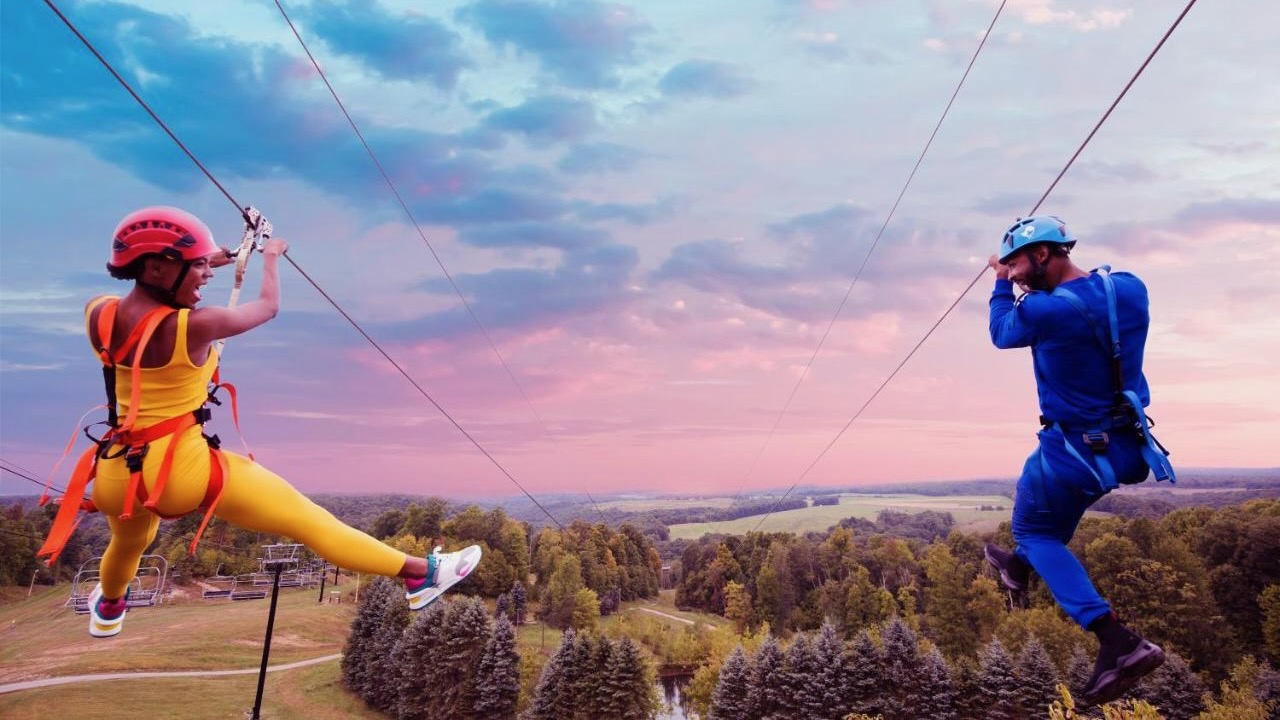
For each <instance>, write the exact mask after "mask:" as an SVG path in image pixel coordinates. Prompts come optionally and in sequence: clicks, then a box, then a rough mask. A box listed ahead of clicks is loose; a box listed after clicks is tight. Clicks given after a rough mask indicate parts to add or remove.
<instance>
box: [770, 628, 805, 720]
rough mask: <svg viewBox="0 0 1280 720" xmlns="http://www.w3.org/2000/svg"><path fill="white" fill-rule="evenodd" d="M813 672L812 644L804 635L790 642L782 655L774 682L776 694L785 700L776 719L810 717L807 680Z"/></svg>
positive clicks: (788, 719) (801, 719) (800, 719)
mask: <svg viewBox="0 0 1280 720" xmlns="http://www.w3.org/2000/svg"><path fill="white" fill-rule="evenodd" d="M813 670H814V661H813V642H812V641H811V640H810V639H809V636H808V635H807V634H805V633H800V634H798V635H796V636H795V639H793V640H792V641H791V646H790V647H788V648H787V652H786V653H785V654H784V655H783V660H782V672H781V673H779V675H778V677H777V679H776V680H775V681H774V682H775V683H777V685H778V692H779V693H780V694H781V696H782V697H783V698H784V699H785V700H784V702H783V703H782V706H781V707H780V708H778V711H777V712H778V717H779V718H786V720H808V718H810V717H812V715H811V714H810V713H812V711H813V705H814V703H813V702H812V699H811V698H810V697H809V678H810V677H812V675H813Z"/></svg>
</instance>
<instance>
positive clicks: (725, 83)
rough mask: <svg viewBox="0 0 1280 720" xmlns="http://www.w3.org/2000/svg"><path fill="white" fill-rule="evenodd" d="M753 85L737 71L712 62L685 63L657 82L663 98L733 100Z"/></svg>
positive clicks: (749, 79) (728, 66)
mask: <svg viewBox="0 0 1280 720" xmlns="http://www.w3.org/2000/svg"><path fill="white" fill-rule="evenodd" d="M753 85H754V82H753V81H752V80H751V78H750V77H749V76H748V75H747V74H746V72H745V71H744V70H742V69H741V68H739V67H737V66H734V65H730V64H728V63H722V62H716V61H714V60H685V61H684V62H682V63H680V64H678V65H676V66H675V67H673V68H671V69H670V70H668V71H667V73H666V74H665V75H663V76H662V79H661V80H659V81H658V90H659V91H661V93H662V96H663V97H664V98H668V99H670V98H693V97H709V98H722V99H723V98H733V97H738V96H739V95H743V94H745V93H746V92H747V91H748V90H750V89H751V87H752V86H753Z"/></svg>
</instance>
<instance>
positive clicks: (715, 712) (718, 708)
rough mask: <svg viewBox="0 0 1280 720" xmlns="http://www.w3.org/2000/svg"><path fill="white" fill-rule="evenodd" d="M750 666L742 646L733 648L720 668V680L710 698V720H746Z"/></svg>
mask: <svg viewBox="0 0 1280 720" xmlns="http://www.w3.org/2000/svg"><path fill="white" fill-rule="evenodd" d="M750 670H751V668H750V666H749V664H748V662H747V654H746V652H745V651H743V649H742V646H741V645H739V646H738V647H736V648H734V649H733V652H731V653H729V657H727V658H725V661H724V665H723V666H721V668H720V680H719V682H717V683H716V692H715V694H714V695H713V696H712V698H711V720H748V718H750V717H751V716H750V715H749V714H748V713H749V712H750V708H749V707H748V705H749V703H748V695H749V693H750V690H751V678H750V677H749V675H748V674H749V672H750Z"/></svg>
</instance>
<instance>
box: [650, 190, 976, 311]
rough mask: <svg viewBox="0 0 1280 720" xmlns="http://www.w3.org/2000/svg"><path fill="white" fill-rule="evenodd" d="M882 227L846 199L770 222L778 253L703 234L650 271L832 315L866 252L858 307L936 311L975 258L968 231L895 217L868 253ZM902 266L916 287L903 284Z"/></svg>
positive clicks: (768, 304) (783, 307)
mask: <svg viewBox="0 0 1280 720" xmlns="http://www.w3.org/2000/svg"><path fill="white" fill-rule="evenodd" d="M878 227H879V226H878V224H876V223H875V222H874V221H873V217H872V215H871V213H870V212H869V211H867V210H865V209H863V208H860V207H857V206H854V205H851V204H848V203H842V204H840V205H836V206H833V207H830V208H827V209H825V210H819V211H815V212H810V213H802V214H800V215H796V216H793V217H791V218H789V219H787V220H783V221H781V222H777V223H773V224H770V225H767V226H766V227H765V228H764V232H765V234H766V235H767V236H768V237H770V238H772V239H773V240H774V241H776V242H777V243H778V244H779V245H780V246H781V247H782V248H783V249H784V251H785V256H784V257H783V258H782V259H780V260H774V261H771V262H763V261H753V260H751V259H749V258H747V257H746V255H745V252H744V250H745V248H746V247H747V246H746V245H745V244H744V243H742V242H731V241H726V240H719V239H711V240H701V241H696V242H691V243H685V244H683V245H679V246H677V247H676V248H675V249H674V250H673V251H672V253H671V255H670V256H669V257H668V258H667V260H666V261H665V262H663V264H662V265H661V266H659V268H658V269H657V270H656V271H654V273H653V275H652V279H653V281H654V282H656V283H674V284H680V285H685V286H688V287H691V288H693V289H695V290H699V291H702V292H706V293H712V294H714V295H716V296H719V297H724V298H731V299H732V300H734V301H736V302H739V303H741V304H743V305H745V306H747V307H750V308H754V309H756V310H760V311H763V312H766V313H769V314H773V315H777V316H780V317H784V318H790V319H794V320H798V321H801V322H818V321H824V320H826V319H827V318H829V317H830V313H831V311H832V310H833V309H834V308H835V307H836V306H837V305H838V304H839V303H840V302H841V298H842V297H844V295H845V293H846V292H847V291H848V290H849V286H850V284H851V283H852V281H853V279H854V277H855V275H856V273H857V270H858V268H859V267H860V266H862V264H863V262H864V260H865V261H866V265H865V267H864V268H863V272H862V275H861V277H860V278H859V281H858V283H857V285H855V286H854V287H855V291H854V294H853V295H852V301H853V302H854V303H856V304H857V306H858V307H859V309H860V311H861V312H864V313H865V312H875V311H882V310H894V311H918V310H924V311H927V312H935V311H936V307H937V305H938V302H939V298H942V297H953V296H954V293H955V287H956V283H957V279H958V278H962V277H963V275H964V274H965V272H966V270H967V268H969V267H970V266H971V265H972V260H973V258H972V257H970V256H969V255H970V253H969V252H968V251H965V250H964V249H963V248H962V247H961V244H960V241H959V240H958V238H967V237H970V236H971V233H967V232H966V231H965V230H964V229H963V228H958V227H943V228H936V227H933V226H929V225H925V224H922V223H919V222H917V221H913V220H912V219H910V218H898V219H897V220H895V222H894V224H893V225H891V226H890V227H889V228H888V229H887V230H886V231H885V233H884V235H883V237H882V238H881V240H880V243H879V244H878V245H877V247H876V249H875V251H874V252H872V254H871V255H870V256H868V254H867V253H868V248H869V246H870V242H871V240H872V238H873V237H874V235H873V234H872V233H873V231H875V230H877V229H878ZM984 257H985V256H984ZM902 268H909V271H910V277H911V282H912V288H913V292H910V293H900V292H898V289H899V287H898V282H897V281H898V280H899V278H900V276H901V273H902Z"/></svg>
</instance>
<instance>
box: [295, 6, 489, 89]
mask: <svg viewBox="0 0 1280 720" xmlns="http://www.w3.org/2000/svg"><path fill="white" fill-rule="evenodd" d="M303 17H304V18H305V21H306V25H307V28H308V29H310V30H311V31H312V32H313V33H315V35H316V36H317V37H320V38H321V39H323V40H324V41H325V44H327V45H328V46H329V47H330V48H331V49H332V50H333V51H335V52H337V53H341V54H343V55H346V56H349V57H353V58H355V59H357V60H359V61H360V62H361V63H363V64H364V65H365V66H366V67H368V68H370V69H371V70H373V71H374V72H376V73H378V74H379V75H381V76H382V77H384V78H387V79H389V80H427V81H429V82H431V83H432V84H433V85H435V86H436V87H438V88H440V89H441V90H452V89H453V88H454V86H455V85H456V84H457V82H458V75H459V74H460V73H461V72H462V71H463V70H465V69H467V68H470V67H473V63H472V62H471V60H470V58H468V57H467V56H466V54H465V53H464V52H463V51H462V36H461V35H459V34H458V33H456V32H454V31H453V30H450V29H449V28H448V27H446V26H445V25H443V24H442V23H440V22H438V21H436V20H433V19H431V18H428V17H424V16H422V15H418V14H411V13H405V14H400V15H391V14H390V13H387V12H385V11H383V9H382V7H381V6H380V5H379V4H378V3H376V2H373V0H347V1H346V2H343V3H333V2H329V3H324V5H323V7H320V6H317V5H311V6H309V7H308V9H307V10H306V11H305V13H304V15H303ZM303 39H304V40H305V39H306V35H303Z"/></svg>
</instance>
